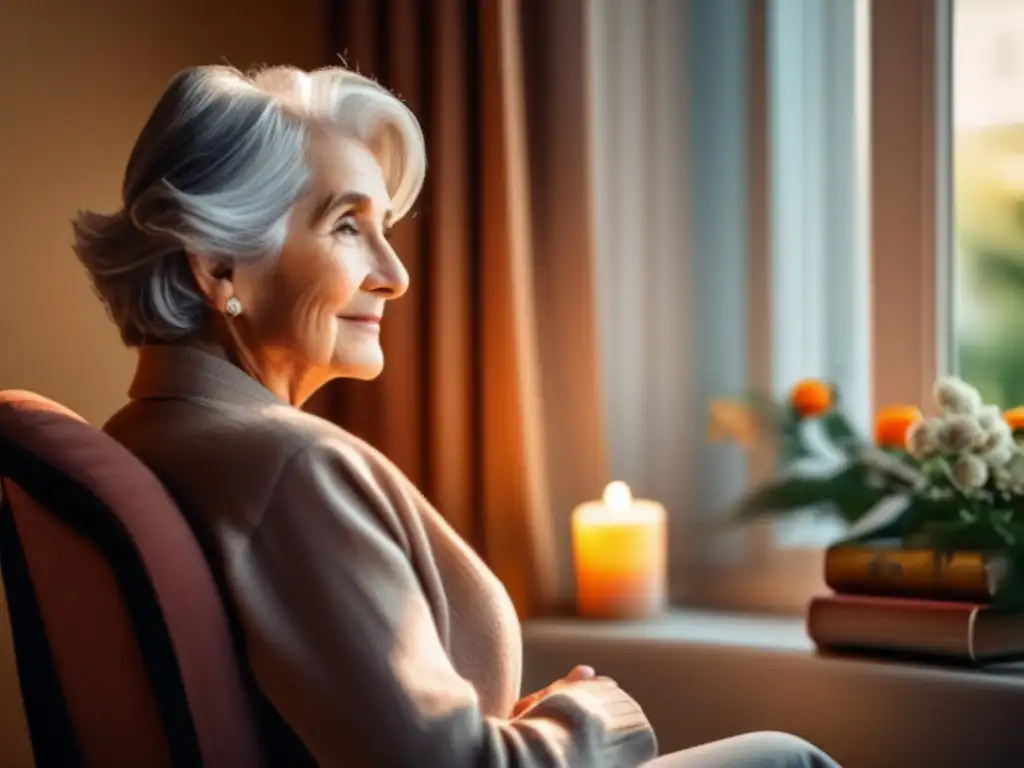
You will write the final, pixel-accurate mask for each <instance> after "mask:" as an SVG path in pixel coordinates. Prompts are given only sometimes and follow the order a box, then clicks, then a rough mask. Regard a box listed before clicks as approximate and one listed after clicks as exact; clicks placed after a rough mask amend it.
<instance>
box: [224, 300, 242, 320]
mask: <svg viewBox="0 0 1024 768" xmlns="http://www.w3.org/2000/svg"><path fill="white" fill-rule="evenodd" d="M224 311H225V312H227V313H228V317H238V316H239V315H240V314H242V302H240V301H239V300H238V297H237V296H232V297H231V298H230V299H228V300H227V301H226V302H224Z"/></svg>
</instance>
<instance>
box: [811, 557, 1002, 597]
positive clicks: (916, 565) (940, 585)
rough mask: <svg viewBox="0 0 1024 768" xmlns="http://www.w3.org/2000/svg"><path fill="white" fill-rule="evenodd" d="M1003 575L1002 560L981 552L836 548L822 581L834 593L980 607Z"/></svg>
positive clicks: (827, 561) (827, 560)
mask: <svg viewBox="0 0 1024 768" xmlns="http://www.w3.org/2000/svg"><path fill="white" fill-rule="evenodd" d="M1005 572H1006V565H1005V561H1004V560H1002V559H1001V558H999V557H994V556H990V555H987V554H985V553H982V552H953V553H948V554H943V553H939V552H935V551H933V550H928V549H896V550H893V549H878V548H870V547H854V546H838V547H832V548H831V549H829V550H828V552H827V553H826V555H825V583H826V584H827V585H828V586H829V587H830V588H831V589H832V590H833V591H834V592H837V593H839V594H860V595H878V596H893V597H895V596H906V597H924V598H930V599H933V600H963V601H969V602H978V603H985V602H988V601H989V600H991V598H992V594H993V592H994V591H995V589H996V588H997V587H998V586H999V583H1000V581H1001V579H1002V578H1003V577H1004V576H1005Z"/></svg>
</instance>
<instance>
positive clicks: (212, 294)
mask: <svg viewBox="0 0 1024 768" xmlns="http://www.w3.org/2000/svg"><path fill="white" fill-rule="evenodd" d="M188 265H189V268H190V269H191V270H192V276H193V277H194V278H195V280H196V285H197V286H198V287H199V290H200V292H201V293H202V294H203V295H204V296H205V297H206V302H207V304H209V305H210V306H211V307H212V308H213V309H214V310H216V311H218V312H221V311H223V310H224V305H225V304H226V303H227V300H228V299H230V298H231V297H232V296H234V295H235V285H234V270H232V268H231V265H229V264H227V263H226V262H224V261H222V260H219V259H214V258H210V257H209V256H201V255H199V254H196V253H191V252H190V253H189V254H188Z"/></svg>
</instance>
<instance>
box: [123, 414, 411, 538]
mask: <svg viewBox="0 0 1024 768" xmlns="http://www.w3.org/2000/svg"><path fill="white" fill-rule="evenodd" d="M104 429H105V430H106V431H107V432H108V433H109V434H111V435H112V436H113V437H114V438H115V439H117V440H118V441H120V442H121V443H123V444H124V445H125V446H126V447H127V448H128V449H129V450H130V451H132V452H133V453H135V454H136V455H137V456H138V457H139V458H140V459H142V461H143V462H144V463H145V464H147V465H149V466H150V467H151V468H152V469H153V470H154V471H155V472H156V473H157V475H158V476H160V478H161V479H162V480H163V481H164V482H165V483H166V484H167V485H168V486H169V487H170V489H171V491H172V493H173V494H174V495H176V496H177V497H179V498H181V499H182V501H184V502H185V503H189V504H190V505H191V506H198V507H207V508H209V507H212V506H213V502H215V501H216V502H219V510H220V511H218V512H217V515H218V516H219V515H221V514H223V511H225V510H226V509H229V508H230V509H237V510H238V511H239V513H242V514H244V518H245V519H246V520H247V521H248V523H249V525H253V526H255V525H259V524H260V522H261V521H262V518H263V517H264V516H265V515H267V514H276V512H275V509H276V508H278V507H289V508H290V507H294V505H295V504H301V503H305V504H306V505H307V506H309V507H311V509H310V513H309V514H312V513H313V510H312V507H315V506H317V505H318V504H319V505H320V506H322V505H323V504H325V503H327V504H330V505H337V504H339V503H340V502H341V501H343V500H344V501H345V504H344V506H345V507H346V508H349V507H353V506H355V505H356V503H357V502H358V504H359V505H360V506H369V507H372V508H373V509H375V510H378V511H383V510H386V509H388V508H390V507H391V506H392V500H393V499H394V498H395V496H396V495H398V496H407V495H409V494H415V493H416V492H415V489H411V488H410V487H409V486H410V484H409V483H408V481H407V479H406V478H405V476H404V475H403V474H402V472H401V471H400V470H399V469H398V468H397V467H395V466H394V465H393V464H392V463H391V462H390V461H388V460H387V459H386V458H385V457H384V456H383V455H382V454H380V452H379V451H377V450H375V449H374V448H372V447H371V446H370V445H369V444H367V443H366V442H364V441H363V440H360V439H359V438H358V437H356V436H355V435H353V434H351V433H350V432H347V431H346V430H344V429H342V428H341V427H339V426H337V425H336V424H332V423H331V422H329V421H327V420H325V419H322V418H320V417H318V416H314V415H313V414H310V413H306V412H305V411H301V410H299V409H297V408H294V407H292V406H289V405H285V404H281V405H279V406H278V405H269V406H260V407H252V406H244V407H242V406H236V405H233V404H227V403H220V402H211V401H199V400H170V399H169V400H140V401H135V402H133V403H131V404H129V405H128V406H126V407H125V408H124V409H122V410H121V411H119V412H118V413H117V414H115V415H114V416H113V417H112V418H111V419H110V421H108V422H107V424H106V426H105V427H104ZM212 511H213V510H211V512H212ZM282 513H285V512H284V511H282ZM385 516H386V515H385Z"/></svg>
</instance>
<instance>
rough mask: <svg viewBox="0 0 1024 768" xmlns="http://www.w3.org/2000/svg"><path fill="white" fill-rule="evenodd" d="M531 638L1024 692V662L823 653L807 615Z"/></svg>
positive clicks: (594, 627)
mask: <svg viewBox="0 0 1024 768" xmlns="http://www.w3.org/2000/svg"><path fill="white" fill-rule="evenodd" d="M524 635H525V637H526V638H527V642H531V643H563V642H565V643H571V642H573V641H574V640H577V639H579V638H580V637H581V636H584V635H585V636H586V638H587V641H588V642H602V643H617V642H626V641H628V642H633V643H636V642H640V643H656V644H661V645H666V644H667V645H677V646H691V645H701V646H714V647H718V648H728V647H739V648H747V649H756V650H759V651H763V652H765V653H794V654H801V655H810V656H811V657H813V658H814V659H815V660H816V661H817V662H819V663H822V664H843V665H854V666H864V667H871V668H873V669H878V670H885V671H884V672H882V673H883V674H891V675H901V676H911V677H912V676H915V675H917V676H925V677H929V678H933V679H937V680H938V679H941V680H947V681H949V682H952V683H957V682H959V683H962V684H970V685H981V686H986V685H995V686H1010V687H1014V688H1020V689H1021V690H1022V691H1024V663H1020V664H1004V665H1001V666H998V667H989V668H975V667H966V666H957V665H943V664H941V663H932V664H930V663H927V662H923V661H922V662H916V663H915V662H909V661H889V660H886V659H882V658H874V657H871V656H866V655H865V656H826V655H819V654H818V653H817V652H816V650H815V648H814V643H813V642H811V638H810V637H808V635H807V631H806V627H805V624H804V620H803V618H796V617H788V616H757V615H753V614H744V613H737V612H724V611H708V610H690V609H682V610H680V609H676V610H672V611H669V612H668V613H666V614H665V615H664V616H662V617H660V618H657V619H651V620H647V621H632V622H612V621H588V620H586V619H575V618H558V619H543V620H538V621H531V622H528V623H527V624H526V627H525V628H524Z"/></svg>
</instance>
